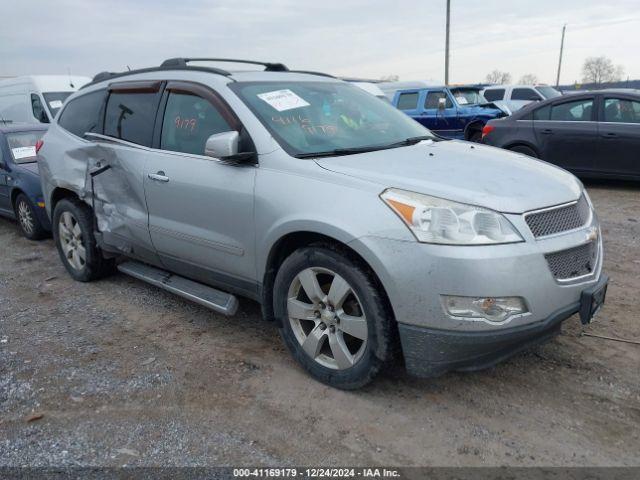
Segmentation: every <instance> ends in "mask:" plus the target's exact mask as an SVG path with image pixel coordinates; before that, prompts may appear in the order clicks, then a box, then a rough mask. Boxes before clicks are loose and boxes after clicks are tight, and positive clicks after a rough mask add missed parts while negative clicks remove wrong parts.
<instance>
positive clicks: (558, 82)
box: [556, 23, 567, 87]
mask: <svg viewBox="0 0 640 480" xmlns="http://www.w3.org/2000/svg"><path fill="white" fill-rule="evenodd" d="M566 29H567V24H566V23H565V24H564V25H563V26H562V40H560V59H559V60H558V76H557V77H556V87H558V86H560V69H561V68H562V49H563V48H564V31H565V30H566Z"/></svg>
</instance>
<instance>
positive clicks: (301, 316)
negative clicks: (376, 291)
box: [287, 267, 368, 370]
mask: <svg viewBox="0 0 640 480" xmlns="http://www.w3.org/2000/svg"><path fill="white" fill-rule="evenodd" d="M287 315H288V317H289V323H290V325H291V328H292V330H293V333H294V335H295V336H296V339H297V340H298V342H299V343H300V345H301V346H302V349H303V351H304V352H305V353H306V354H307V355H309V356H310V357H311V358H312V359H313V360H314V361H316V362H317V363H319V364H320V365H323V366H324V367H327V368H331V369H335V370H345V369H347V368H350V367H352V366H354V365H355V364H356V363H357V362H358V360H360V358H361V357H362V355H363V354H364V351H365V349H366V346H367V333H368V327H367V319H366V316H365V314H364V309H363V308H362V304H361V302H360V300H359V299H358V297H357V295H356V293H355V291H354V290H353V288H352V287H351V285H349V283H348V282H347V281H346V280H345V279H344V278H342V277H341V276H340V275H338V274H337V273H335V272H333V271H332V270H329V269H327V268H320V267H313V268H307V269H305V270H303V271H301V272H300V273H299V274H298V275H296V277H295V278H294V279H293V281H292V282H291V285H290V287H289V293H288V296H287Z"/></svg>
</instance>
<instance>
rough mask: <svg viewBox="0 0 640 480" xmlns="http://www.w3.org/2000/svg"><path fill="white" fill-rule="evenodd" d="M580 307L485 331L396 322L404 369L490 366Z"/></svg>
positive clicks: (426, 373)
mask: <svg viewBox="0 0 640 480" xmlns="http://www.w3.org/2000/svg"><path fill="white" fill-rule="evenodd" d="M607 281H608V278H607V277H606V275H603V276H602V277H600V280H599V281H598V283H596V285H594V286H592V287H590V288H591V289H592V290H593V289H597V288H598V287H600V286H604V285H605V284H606V283H607ZM580 307H581V304H580V302H578V303H574V304H571V305H569V306H567V307H565V308H563V309H561V310H558V311H556V312H554V313H553V314H552V315H550V316H549V317H548V318H547V319H545V320H543V321H541V322H538V323H534V324H528V325H524V326H520V327H513V328H505V329H503V330H496V331H488V332H457V331H445V330H436V329H430V328H423V327H416V326H413V325H406V324H399V325H398V327H399V330H400V341H401V343H402V350H403V353H404V358H405V365H406V368H407V371H408V372H409V373H410V374H412V375H416V376H419V377H435V376H438V375H442V374H443V373H446V372H448V371H451V370H456V371H472V370H481V369H484V368H488V367H491V366H493V365H495V364H496V363H498V362H501V361H502V360H504V359H506V358H508V357H511V356H512V355H514V354H516V353H518V352H520V351H522V350H525V349H527V348H529V347H531V346H533V345H537V344H540V343H543V342H546V341H547V340H550V339H551V338H553V337H554V336H556V335H558V334H559V333H560V329H561V325H562V322H563V321H565V320H566V319H567V318H569V317H571V316H572V315H574V314H575V313H578V311H579V310H580Z"/></svg>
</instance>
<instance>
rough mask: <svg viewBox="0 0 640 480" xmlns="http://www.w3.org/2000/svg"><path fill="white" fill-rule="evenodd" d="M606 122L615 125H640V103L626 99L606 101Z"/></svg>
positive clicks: (609, 99) (608, 99)
mask: <svg viewBox="0 0 640 480" xmlns="http://www.w3.org/2000/svg"><path fill="white" fill-rule="evenodd" d="M604 121H605V122H614V123H640V102H637V101H634V100H627V99H624V98H607V99H605V101H604Z"/></svg>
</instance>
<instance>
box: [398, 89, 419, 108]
mask: <svg viewBox="0 0 640 480" xmlns="http://www.w3.org/2000/svg"><path fill="white" fill-rule="evenodd" d="M416 108H418V92H414V93H401V94H400V97H399V98H398V110H415V109H416Z"/></svg>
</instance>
